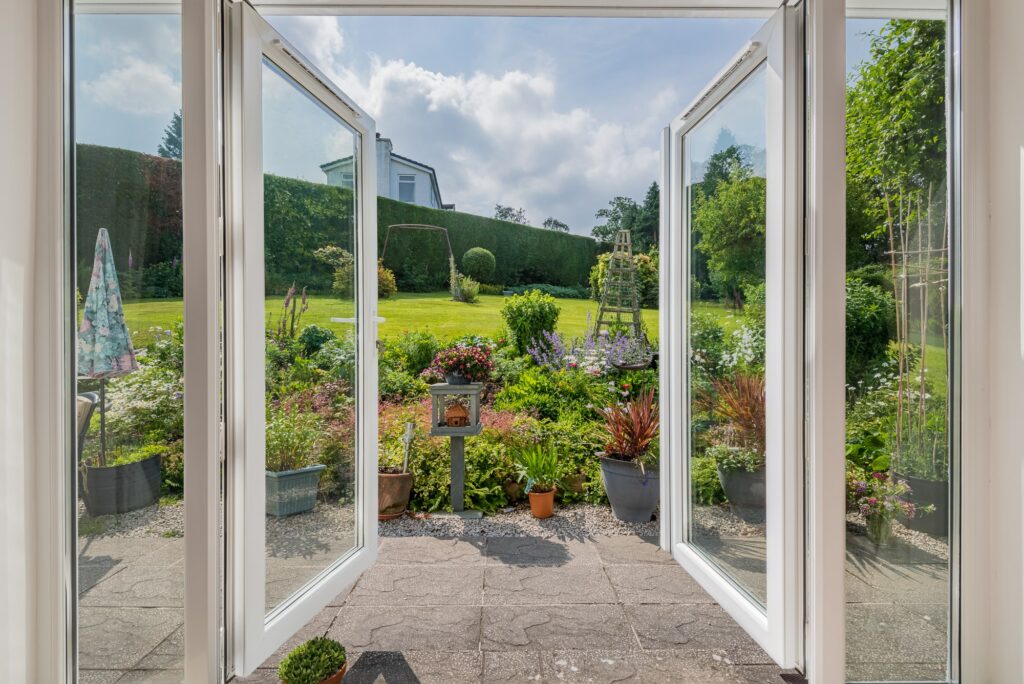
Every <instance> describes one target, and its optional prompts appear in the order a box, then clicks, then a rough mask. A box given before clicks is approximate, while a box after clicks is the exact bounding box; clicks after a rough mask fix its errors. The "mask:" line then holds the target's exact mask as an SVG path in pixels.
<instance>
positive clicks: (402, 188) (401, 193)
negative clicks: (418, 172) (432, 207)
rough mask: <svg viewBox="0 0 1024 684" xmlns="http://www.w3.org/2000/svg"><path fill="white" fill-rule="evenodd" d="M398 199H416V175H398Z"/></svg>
mask: <svg viewBox="0 0 1024 684" xmlns="http://www.w3.org/2000/svg"><path fill="white" fill-rule="evenodd" d="M398 200H399V201H400V202H415V201H416V176H414V175H412V174H409V175H404V174H403V175H400V176H398Z"/></svg>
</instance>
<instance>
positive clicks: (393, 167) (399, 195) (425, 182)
mask: <svg viewBox="0 0 1024 684" xmlns="http://www.w3.org/2000/svg"><path fill="white" fill-rule="evenodd" d="M320 168H321V170H323V172H324V174H325V175H326V176H327V182H328V184H330V185H337V186H340V187H343V188H351V187H352V182H353V181H352V179H353V177H354V176H353V174H352V157H351V156H348V157H342V158H341V159H336V160H334V161H332V162H327V163H326V164H322V165H321V166H320ZM377 194H379V195H380V196H381V197H388V198H390V199H393V200H398V201H400V202H408V203H410V204H419V205H420V206H424V207H433V208H434V209H454V208H455V205H454V204H444V203H442V202H441V188H440V187H439V186H438V184H437V172H436V171H434V168H433V167H432V166H427V165H426V164H424V163H422V162H418V161H416V160H415V159H409V158H408V157H403V156H402V155H400V154H395V150H394V146H393V145H392V144H391V139H390V138H382V137H381V136H380V133H378V134H377Z"/></svg>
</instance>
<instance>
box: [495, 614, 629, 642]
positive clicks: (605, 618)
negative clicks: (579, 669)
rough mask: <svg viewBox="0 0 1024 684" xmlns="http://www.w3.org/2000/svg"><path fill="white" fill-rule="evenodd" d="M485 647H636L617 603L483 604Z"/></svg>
mask: <svg viewBox="0 0 1024 684" xmlns="http://www.w3.org/2000/svg"><path fill="white" fill-rule="evenodd" d="M480 647H481V649H483V650H484V651H514V650H518V649H525V650H531V651H553V650H562V649H565V650H586V649H620V650H633V649H636V648H639V644H637V643H636V639H635V638H634V637H633V632H632V631H631V630H630V628H629V623H628V622H627V621H626V616H625V615H624V614H623V612H622V607H621V606H618V605H606V604H605V605H602V604H592V605H560V606H550V605H548V606H543V605H540V606H485V607H484V609H483V629H482V636H481V644H480Z"/></svg>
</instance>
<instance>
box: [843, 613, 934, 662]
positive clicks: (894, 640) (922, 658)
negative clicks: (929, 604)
mask: <svg viewBox="0 0 1024 684" xmlns="http://www.w3.org/2000/svg"><path fill="white" fill-rule="evenodd" d="M846 615H847V619H846V662H847V663H940V662H944V661H945V653H946V632H945V629H944V627H943V628H940V627H939V626H937V625H934V624H932V622H931V621H930V620H926V619H925V618H924V617H922V616H921V615H919V614H916V613H914V612H913V611H910V610H907V607H906V606H898V605H892V604H874V603H850V604H847V606H846Z"/></svg>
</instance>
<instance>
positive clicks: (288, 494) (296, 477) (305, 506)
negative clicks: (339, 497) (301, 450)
mask: <svg viewBox="0 0 1024 684" xmlns="http://www.w3.org/2000/svg"><path fill="white" fill-rule="evenodd" d="M326 469H327V466H325V465H322V464H319V463H318V464H316V465H311V466H307V467H305V468H298V469H297V470H282V471H280V472H274V471H271V470H268V471H267V477H266V480H267V507H266V508H267V515H272V516H275V517H283V516H286V515H295V514H297V513H305V512H307V511H311V510H313V507H314V506H316V495H317V491H318V490H319V488H320V475H321V473H323V471H324V470H326Z"/></svg>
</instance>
